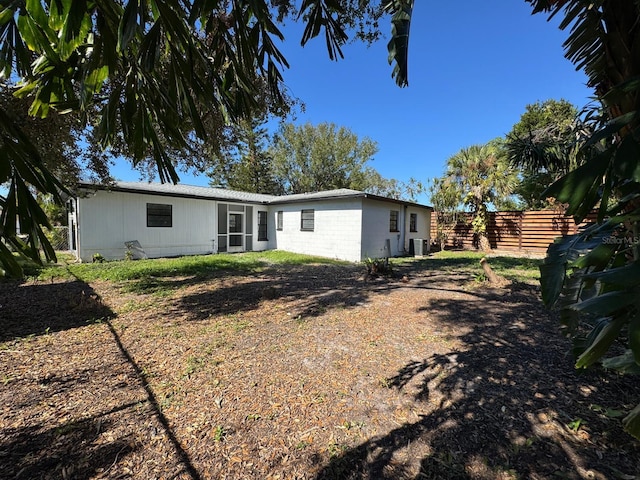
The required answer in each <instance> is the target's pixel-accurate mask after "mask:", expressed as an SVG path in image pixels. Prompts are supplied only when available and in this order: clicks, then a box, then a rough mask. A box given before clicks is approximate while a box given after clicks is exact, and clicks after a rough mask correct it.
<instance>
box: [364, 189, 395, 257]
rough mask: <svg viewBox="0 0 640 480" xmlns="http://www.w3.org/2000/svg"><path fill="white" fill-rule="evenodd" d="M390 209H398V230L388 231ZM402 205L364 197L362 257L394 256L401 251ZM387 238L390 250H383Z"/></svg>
mask: <svg viewBox="0 0 640 480" xmlns="http://www.w3.org/2000/svg"><path fill="white" fill-rule="evenodd" d="M391 210H397V211H398V229H399V230H400V231H399V232H390V231H389V219H390V215H391ZM404 210H405V208H404V206H403V205H400V204H398V203H393V202H383V201H378V200H371V199H365V201H364V202H363V208H362V217H363V218H364V221H363V224H362V255H363V257H364V258H367V257H369V258H382V257H386V256H389V257H394V256H397V255H401V254H402V253H403V245H404V232H403V231H402V226H403V225H404ZM386 240H389V246H390V247H391V251H390V252H386V250H385V241H386Z"/></svg>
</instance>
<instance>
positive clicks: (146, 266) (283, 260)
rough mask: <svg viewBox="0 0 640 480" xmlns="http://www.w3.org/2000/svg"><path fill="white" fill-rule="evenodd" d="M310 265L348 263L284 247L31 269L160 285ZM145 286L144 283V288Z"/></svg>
mask: <svg viewBox="0 0 640 480" xmlns="http://www.w3.org/2000/svg"><path fill="white" fill-rule="evenodd" d="M309 264H328V265H346V264H347V262H341V261H337V260H332V259H328V258H321V257H313V256H310V255H300V254H296V253H290V252H284V251H281V250H269V251H265V252H246V253H235V254H228V253H221V254H217V255H193V256H186V257H176V258H157V259H148V260H136V261H127V260H118V261H110V262H104V263H64V262H63V263H58V264H55V265H47V266H44V267H37V266H33V267H32V268H31V269H30V271H29V276H30V277H31V278H36V279H38V280H50V279H52V278H62V279H67V278H73V277H75V278H78V279H80V280H82V281H85V282H90V281H93V280H109V281H113V282H123V281H127V280H145V281H147V282H150V283H148V284H147V286H148V287H150V288H154V287H158V286H159V285H160V282H159V281H158V278H162V277H176V276H195V277H207V276H210V275H211V274H213V273H215V272H217V271H229V270H231V271H238V272H242V273H252V272H259V271H261V270H264V269H265V268H267V267H270V266H273V265H285V266H286V265H309ZM154 282H155V283H154ZM143 287H144V284H143V285H142V287H141V288H143Z"/></svg>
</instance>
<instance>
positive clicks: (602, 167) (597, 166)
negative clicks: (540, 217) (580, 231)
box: [543, 150, 612, 221]
mask: <svg viewBox="0 0 640 480" xmlns="http://www.w3.org/2000/svg"><path fill="white" fill-rule="evenodd" d="M611 153H612V152H611V151H610V150H607V151H606V152H604V153H602V154H600V155H598V156H596V157H595V158H593V159H590V160H589V161H588V162H587V163H585V164H584V165H581V166H580V167H578V168H576V169H575V170H573V171H572V172H569V173H568V174H567V175H565V176H564V177H562V178H561V179H559V180H558V181H556V182H555V183H553V184H552V185H551V186H550V187H549V188H547V189H546V190H545V191H544V192H543V196H544V197H554V198H556V199H557V200H558V201H560V202H563V203H568V204H569V207H568V208H567V212H566V213H567V215H574V217H576V220H578V221H582V220H584V218H585V217H586V215H587V214H588V213H589V212H590V211H591V210H592V209H593V207H594V206H595V204H596V203H597V200H598V189H599V187H600V185H601V183H602V180H603V177H604V174H605V172H606V171H607V168H608V165H609V163H608V161H607V160H608V158H609V156H610V155H611Z"/></svg>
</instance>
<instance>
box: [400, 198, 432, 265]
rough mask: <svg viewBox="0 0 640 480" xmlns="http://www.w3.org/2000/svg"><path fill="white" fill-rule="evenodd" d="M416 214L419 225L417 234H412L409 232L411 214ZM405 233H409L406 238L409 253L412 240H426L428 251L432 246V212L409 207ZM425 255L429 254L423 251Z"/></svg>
mask: <svg viewBox="0 0 640 480" xmlns="http://www.w3.org/2000/svg"><path fill="white" fill-rule="evenodd" d="M412 213H415V214H416V215H417V216H418V217H417V220H418V221H417V224H416V230H417V232H410V231H409V218H410V214H412ZM405 231H406V232H407V234H406V238H405V244H404V245H405V247H404V248H405V250H406V251H407V252H408V251H409V241H410V240H411V239H414V240H416V239H421V240H426V241H427V243H426V247H427V249H428V247H429V246H430V244H431V241H430V231H431V211H430V210H427V209H426V208H418V207H412V206H408V207H407V217H406V223H405ZM423 253H424V254H426V253H427V251H423Z"/></svg>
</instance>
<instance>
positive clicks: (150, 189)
mask: <svg viewBox="0 0 640 480" xmlns="http://www.w3.org/2000/svg"><path fill="white" fill-rule="evenodd" d="M79 186H80V188H83V189H89V190H91V189H94V190H113V191H116V192H129V193H148V194H152V195H163V196H173V197H187V198H201V199H208V200H227V201H232V202H242V203H261V204H265V205H266V204H283V203H301V202H312V201H318V200H330V199H336V198H369V199H372V200H379V201H384V202H393V203H399V204H401V205H413V206H416V207H422V208H427V209H432V207H429V206H427V205H421V204H418V203H414V202H408V201H405V200H397V199H394V198H388V197H382V196H379V195H372V194H370V193H365V192H361V191H359V190H351V189H349V188H339V189H335V190H325V191H322V192H312V193H298V194H294V195H281V196H275V195H264V194H260V193H249V192H240V191H236V190H228V189H226V188H212V187H196V186H194V185H173V184H170V183H144V182H115V183H113V184H112V185H107V186H105V185H98V184H93V183H81V184H80V185H79Z"/></svg>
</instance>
